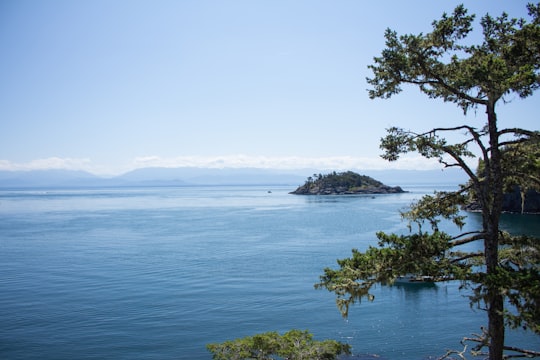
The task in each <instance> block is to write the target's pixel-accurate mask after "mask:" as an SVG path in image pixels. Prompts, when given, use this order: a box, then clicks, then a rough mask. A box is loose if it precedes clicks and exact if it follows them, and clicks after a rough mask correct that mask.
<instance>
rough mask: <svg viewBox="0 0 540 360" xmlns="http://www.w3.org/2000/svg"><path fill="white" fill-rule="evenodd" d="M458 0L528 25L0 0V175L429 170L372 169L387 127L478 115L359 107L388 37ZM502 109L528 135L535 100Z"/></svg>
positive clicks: (201, 2)
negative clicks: (168, 169)
mask: <svg viewBox="0 0 540 360" xmlns="http://www.w3.org/2000/svg"><path fill="white" fill-rule="evenodd" d="M462 2H463V3H464V4H465V6H466V7H467V8H468V9H469V11H470V12H471V13H476V14H477V15H478V17H479V16H481V15H484V14H485V13H486V12H489V13H490V14H492V15H500V13H501V12H502V11H507V12H508V13H509V14H510V15H511V16H514V17H521V16H526V9H525V5H526V3H527V1H520V0H513V1H503V0H474V1H473V0H470V1H467V0H465V1H452V0H447V1H433V0H422V1H420V0H410V1H388V0H387V1H361V0H349V1H346V0H337V1H318V0H305V1H303V0H294V1H290V0H264V1H263V0H260V1H257V0H245V1H238V0H231V1H225V0H215V1H206V0H193V1H187V0H186V1H182V0H175V1H165V0H152V1H151V0H145V1H137V0H78V1H72V0H43V1H34V0H2V1H0V54H1V55H0V170H19V169H34V168H40V169H42V168H70V169H83V170H88V171H90V172H94V173H97V174H118V173H122V172H125V171H128V170H130V169H134V168H137V167H145V166H235V167H239V166H252V167H278V168H279V167H287V168H301V167H314V168H325V169H331V168H334V169H345V168H360V169H362V168H365V169H374V168H382V167H391V166H393V167H396V166H397V167H403V168H423V167H424V168H425V167H432V166H433V165H432V164H427V163H426V162H425V161H422V162H418V161H417V159H415V158H410V159H407V160H404V161H402V162H400V163H398V164H388V163H385V162H384V161H382V160H380V159H379V154H380V150H379V139H380V138H381V137H382V136H384V134H385V128H388V127H389V126H392V125H396V126H400V127H405V128H410V129H414V130H423V129H428V128H431V127H433V126H435V125H437V126H439V125H458V124H461V123H463V122H465V121H470V122H472V123H473V124H474V123H477V124H478V125H479V126H480V125H481V124H482V123H483V122H484V120H485V119H484V114H483V113H482V112H479V113H478V114H476V115H475V114H471V115H470V116H469V117H468V119H465V118H464V116H463V114H462V112H461V111H460V109H458V108H457V107H455V106H454V105H452V104H444V103H443V102H441V101H438V100H429V99H427V98H426V97H425V96H424V95H422V94H420V93H419V91H418V90H417V89H415V88H406V89H405V91H404V92H403V93H401V94H399V95H398V96H396V97H393V98H392V99H390V100H370V99H369V98H368V95H367V91H366V89H367V88H368V85H367V84H366V81H365V78H366V77H367V76H370V75H371V74H370V72H369V70H368V69H367V65H369V64H370V63H371V62H372V59H373V57H374V56H378V55H379V54H380V52H381V50H382V49H383V47H384V37H383V33H384V30H385V29H386V28H387V27H390V28H392V29H394V30H396V31H398V33H418V32H422V31H423V32H427V31H429V30H430V28H431V22H432V21H433V20H435V19H438V18H439V17H440V16H441V14H442V13H443V12H445V11H446V12H452V10H453V9H454V7H455V6H456V5H457V4H459V3H462ZM476 30H477V31H479V30H480V29H479V26H477V27H476ZM511 100H513V101H512V102H511V103H509V104H506V105H504V106H500V108H499V113H498V114H499V119H500V122H501V126H520V127H525V128H529V129H538V123H539V122H538V117H539V115H538V109H539V106H538V105H540V101H539V100H540V97H539V95H538V94H537V95H535V96H534V97H531V98H529V99H526V100H521V99H519V98H517V97H516V98H515V99H511Z"/></svg>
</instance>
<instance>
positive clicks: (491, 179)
mask: <svg viewBox="0 0 540 360" xmlns="http://www.w3.org/2000/svg"><path fill="white" fill-rule="evenodd" d="M487 115H488V130H489V141H490V150H491V151H490V155H491V156H490V159H487V160H488V162H487V163H486V179H485V183H484V186H483V187H484V189H483V190H484V191H483V192H482V194H483V195H484V196H485V197H486V198H485V199H484V202H485V205H487V206H485V207H484V210H483V212H484V214H483V215H484V216H483V218H484V229H485V232H486V238H485V240H484V251H485V259H486V275H487V277H488V284H487V289H486V292H487V294H486V302H487V310H488V334H489V339H490V341H489V344H490V346H489V359H490V360H502V359H503V350H504V335H505V334H504V317H503V311H504V299H503V296H502V294H501V293H500V291H499V290H498V288H497V286H496V285H495V284H494V283H493V282H492V281H490V280H491V279H492V278H493V277H495V276H496V275H497V269H498V267H499V259H498V258H499V219H500V215H501V212H502V203H503V176H502V168H501V153H500V149H499V133H498V130H497V115H496V113H495V101H493V100H491V101H489V103H488V105H487Z"/></svg>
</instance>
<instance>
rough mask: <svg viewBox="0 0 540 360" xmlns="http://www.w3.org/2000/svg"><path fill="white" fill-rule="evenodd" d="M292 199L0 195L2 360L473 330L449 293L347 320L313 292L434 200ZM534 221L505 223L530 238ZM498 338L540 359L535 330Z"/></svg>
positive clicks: (191, 191)
mask: <svg viewBox="0 0 540 360" xmlns="http://www.w3.org/2000/svg"><path fill="white" fill-rule="evenodd" d="M291 190H293V188H291V187H260V186H258V187H255V186H254V187H180V188H120V189H75V190H63V189H53V190H19V191H16V190H13V191H7V190H2V191H0V219H1V222H0V256H1V258H0V259H1V260H0V274H1V275H0V358H3V359H34V358H39V359H210V358H211V354H210V353H209V352H208V351H207V350H206V349H205V345H206V344H207V343H211V342H221V341H225V340H230V339H235V338H239V337H244V336H247V335H253V334H256V333H259V332H265V331H278V332H285V331H288V330H290V329H293V328H294V329H309V330H310V331H311V332H312V333H314V334H315V337H316V338H317V339H326V338H332V339H337V340H340V341H343V342H347V343H349V344H351V345H352V346H353V351H354V353H355V354H377V355H378V356H380V358H381V359H392V360H395V359H427V358H435V357H437V356H440V355H442V354H444V352H445V351H446V350H447V349H461V345H460V344H459V340H460V339H461V338H462V337H464V336H469V335H470V334H471V333H475V332H479V328H480V326H482V325H485V322H486V319H485V314H484V313H483V312H482V311H481V310H475V309H470V308H469V303H468V300H467V299H466V298H465V295H466V294H465V293H460V292H458V286H459V284H457V283H452V282H451V283H439V284H437V285H436V286H416V287H414V286H393V287H378V288H376V289H375V291H374V292H375V296H376V299H375V301H374V302H372V303H367V302H363V303H362V304H360V305H356V306H354V307H353V308H352V309H351V311H350V317H349V319H348V320H344V319H342V318H341V316H340V314H339V312H338V310H337V308H336V306H335V302H334V296H333V295H332V294H331V293H328V292H326V291H324V290H314V288H313V284H314V283H316V282H317V280H318V277H319V276H320V275H321V274H322V273H323V269H324V268H325V267H335V260H336V259H338V258H343V257H347V256H349V255H350V250H351V249H352V248H358V249H361V250H362V249H365V248H366V247H367V246H368V245H373V244H375V243H376V239H375V236H374V234H375V232H376V231H379V230H384V231H386V232H404V231H407V230H406V224H405V223H403V222H402V221H401V219H400V216H399V213H398V210H400V209H402V208H404V207H405V206H407V205H408V204H409V203H410V202H411V201H412V200H413V199H415V198H418V197H419V196H420V195H421V194H422V193H424V192H426V191H428V192H431V189H428V188H421V187H411V188H410V189H409V190H412V191H411V192H410V193H406V194H396V195H377V196H349V197H335V196H330V197H309V196H308V197H306V196H295V195H289V194H288V192H289V191H291ZM269 191H271V192H269ZM537 220H538V217H535V216H528V217H519V216H517V217H516V216H514V217H506V218H505V219H504V220H503V226H505V227H507V228H509V229H511V228H512V227H515V228H516V229H518V230H520V231H522V230H523V231H527V232H533V233H536V234H540V228H539V226H540V225H539V222H538V221H537ZM478 221H479V219H478V216H476V215H472V216H471V217H470V219H469V225H468V226H469V227H470V228H474V226H476V224H477V223H478ZM471 246H479V245H471ZM509 338H510V340H511V341H513V342H514V343H518V344H520V345H524V346H527V347H529V348H535V349H537V350H538V349H539V348H540V341H539V338H538V337H537V336H534V335H527V334H525V333H522V332H520V333H517V334H515V333H514V334H510V335H509Z"/></svg>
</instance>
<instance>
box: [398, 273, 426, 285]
mask: <svg viewBox="0 0 540 360" xmlns="http://www.w3.org/2000/svg"><path fill="white" fill-rule="evenodd" d="M435 281H436V280H435V279H434V278H433V276H421V275H420V276H419V275H412V274H408V275H401V276H398V277H397V278H396V280H395V282H396V283H397V284H430V283H434V282H435Z"/></svg>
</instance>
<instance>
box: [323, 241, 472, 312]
mask: <svg viewBox="0 0 540 360" xmlns="http://www.w3.org/2000/svg"><path fill="white" fill-rule="evenodd" d="M377 238H378V239H379V241H378V246H376V247H375V246H370V247H368V249H367V250H366V251H365V252H360V251H358V250H357V249H353V250H352V256H351V257H350V258H345V259H340V260H338V261H337V262H338V265H339V269H337V270H336V269H331V268H326V269H324V275H322V276H321V277H320V282H319V283H317V284H315V288H316V289H320V288H325V289H327V290H328V291H331V292H334V293H335V294H336V296H337V299H336V303H337V306H338V309H339V310H340V312H341V314H342V315H343V316H344V317H347V316H348V312H349V307H350V305H352V304H354V303H356V302H360V301H361V300H362V299H363V298H366V299H367V300H369V301H373V300H374V298H375V297H374V296H373V294H371V293H370V289H371V287H372V286H373V285H375V284H377V283H383V284H384V283H389V284H391V283H393V282H394V281H395V279H396V278H397V277H398V276H401V275H405V274H416V275H423V276H430V277H432V278H433V279H461V280H467V279H468V278H469V275H470V274H471V269H472V266H473V265H474V262H471V259H472V258H474V257H476V258H477V257H478V256H481V254H463V253H462V252H459V251H451V248H452V246H453V239H452V238H451V237H450V236H449V235H448V234H445V233H443V232H438V231H436V232H434V233H432V234H428V233H422V232H420V233H414V234H410V235H396V234H386V233H384V232H378V233H377Z"/></svg>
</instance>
